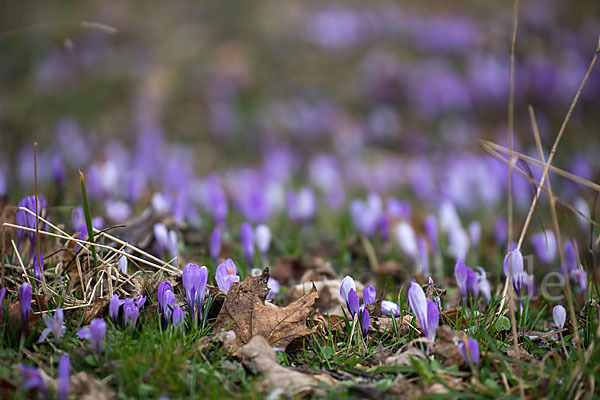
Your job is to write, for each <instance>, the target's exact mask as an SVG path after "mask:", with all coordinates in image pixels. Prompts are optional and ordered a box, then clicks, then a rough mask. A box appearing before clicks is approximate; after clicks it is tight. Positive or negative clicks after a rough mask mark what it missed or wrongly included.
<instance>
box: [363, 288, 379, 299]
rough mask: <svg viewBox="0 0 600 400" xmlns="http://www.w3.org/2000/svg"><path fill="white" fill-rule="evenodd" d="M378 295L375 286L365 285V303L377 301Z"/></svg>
mask: <svg viewBox="0 0 600 400" xmlns="http://www.w3.org/2000/svg"><path fill="white" fill-rule="evenodd" d="M376 296H377V294H376V293H375V288H374V287H373V286H371V285H369V286H367V287H365V290H363V303H364V304H371V303H372V302H374V301H375V297H376Z"/></svg>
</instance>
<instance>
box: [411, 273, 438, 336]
mask: <svg viewBox="0 0 600 400" xmlns="http://www.w3.org/2000/svg"><path fill="white" fill-rule="evenodd" d="M408 302H409V303H410V308H411V309H412V311H413V313H414V314H415V316H416V317H417V320H418V321H419V324H420V325H421V330H422V331H423V334H424V335H425V337H426V338H427V340H429V341H433V340H435V331H436V330H437V327H438V323H439V318H440V312H439V310H438V306H437V304H435V302H434V301H433V300H427V298H426V297H425V292H424V291H423V288H422V287H421V285H419V284H418V283H417V281H414V280H413V281H412V282H411V284H410V288H409V289H408Z"/></svg>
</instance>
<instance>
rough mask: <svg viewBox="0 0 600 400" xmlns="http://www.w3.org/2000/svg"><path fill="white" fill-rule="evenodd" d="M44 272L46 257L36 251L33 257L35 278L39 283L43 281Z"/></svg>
mask: <svg viewBox="0 0 600 400" xmlns="http://www.w3.org/2000/svg"><path fill="white" fill-rule="evenodd" d="M43 272H44V256H43V255H42V253H40V252H37V251H36V252H35V254H34V255H33V276H34V277H35V279H37V280H38V281H41V280H42V273H43ZM36 283H37V282H36Z"/></svg>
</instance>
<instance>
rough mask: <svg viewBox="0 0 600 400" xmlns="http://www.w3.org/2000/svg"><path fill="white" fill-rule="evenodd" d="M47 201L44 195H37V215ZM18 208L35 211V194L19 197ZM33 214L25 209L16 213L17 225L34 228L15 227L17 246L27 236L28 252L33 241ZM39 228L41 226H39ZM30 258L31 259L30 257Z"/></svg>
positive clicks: (34, 219) (40, 212) (45, 205)
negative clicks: (27, 229)
mask: <svg viewBox="0 0 600 400" xmlns="http://www.w3.org/2000/svg"><path fill="white" fill-rule="evenodd" d="M47 205H48V203H47V202H46V199H45V198H44V196H38V207H37V211H38V212H37V214H38V216H39V215H41V214H42V211H43V210H44V209H45V208H46V207H47ZM18 207H19V208H27V209H28V210H30V211H31V212H33V213H35V196H27V197H24V198H22V199H21V201H19V204H18ZM35 221H36V217H35V214H34V215H32V214H30V213H28V212H27V211H25V210H17V213H16V222H17V225H20V226H23V227H26V228H29V229H34V231H25V230H23V229H17V247H19V245H20V244H21V241H22V240H23V239H24V238H25V237H27V238H28V239H29V243H30V246H31V251H30V254H33V245H34V243H35ZM40 229H42V228H41V226H40ZM30 260H31V259H30Z"/></svg>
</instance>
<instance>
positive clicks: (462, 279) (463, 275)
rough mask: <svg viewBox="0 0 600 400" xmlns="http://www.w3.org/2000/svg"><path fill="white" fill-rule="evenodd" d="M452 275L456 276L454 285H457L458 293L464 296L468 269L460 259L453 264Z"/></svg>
mask: <svg viewBox="0 0 600 400" xmlns="http://www.w3.org/2000/svg"><path fill="white" fill-rule="evenodd" d="M454 277H455V278H456V286H458V290H460V294H461V295H462V296H463V297H465V296H466V295H467V288H468V286H467V282H468V279H469V271H468V269H467V266H466V265H465V263H464V262H463V261H462V260H458V261H457V262H456V265H455V266H454Z"/></svg>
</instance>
